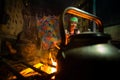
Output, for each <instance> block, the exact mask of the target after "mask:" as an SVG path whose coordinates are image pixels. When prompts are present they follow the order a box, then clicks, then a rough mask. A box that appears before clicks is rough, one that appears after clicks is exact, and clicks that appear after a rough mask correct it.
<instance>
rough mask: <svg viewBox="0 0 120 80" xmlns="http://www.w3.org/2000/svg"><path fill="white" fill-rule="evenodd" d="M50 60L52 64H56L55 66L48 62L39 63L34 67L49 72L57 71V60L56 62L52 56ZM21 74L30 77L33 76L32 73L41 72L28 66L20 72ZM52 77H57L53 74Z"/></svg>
mask: <svg viewBox="0 0 120 80" xmlns="http://www.w3.org/2000/svg"><path fill="white" fill-rule="evenodd" d="M50 57H51V56H50ZM50 61H51V63H52V65H53V66H55V67H52V66H49V65H47V64H42V63H37V64H35V65H34V66H33V67H35V68H38V69H40V70H42V71H44V72H46V73H47V74H51V73H54V72H57V68H56V66H57V62H55V61H54V60H53V59H52V58H50ZM20 74H21V75H23V76H24V77H29V76H32V75H37V74H39V73H38V72H35V71H34V70H33V69H31V68H27V69H24V70H22V71H21V72H20ZM39 75H40V74H39ZM51 79H55V76H52V77H51Z"/></svg>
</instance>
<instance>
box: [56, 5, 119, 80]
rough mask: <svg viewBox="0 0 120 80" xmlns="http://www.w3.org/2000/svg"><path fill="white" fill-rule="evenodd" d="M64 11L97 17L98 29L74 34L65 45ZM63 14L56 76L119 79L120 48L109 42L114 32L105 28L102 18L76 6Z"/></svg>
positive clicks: (81, 79) (84, 79)
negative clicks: (110, 32)
mask: <svg viewBox="0 0 120 80" xmlns="http://www.w3.org/2000/svg"><path fill="white" fill-rule="evenodd" d="M65 13H69V14H72V15H75V16H78V17H83V18H86V19H89V20H93V21H95V23H96V24H97V26H98V28H99V32H85V33H81V34H77V35H72V36H70V41H69V43H68V44H67V45H65V41H66V40H65V33H64V15H65ZM61 17H62V18H61V26H60V27H61V30H62V31H61V32H62V33H61V34H62V35H61V37H62V40H63V41H62V42H61V45H60V50H59V52H58V55H57V63H58V66H57V70H58V72H57V74H56V80H90V79H91V80H99V79H100V80H103V79H106V80H108V79H112V80H116V79H120V77H119V72H120V50H119V49H118V48H116V47H115V46H113V45H112V44H110V43H109V41H110V40H111V36H110V35H109V34H106V33H104V32H103V27H102V23H101V20H100V19H99V18H98V17H96V16H95V15H93V14H90V13H88V12H86V11H83V10H81V9H78V8H76V7H68V8H66V9H65V10H64V12H63V14H62V16H61Z"/></svg>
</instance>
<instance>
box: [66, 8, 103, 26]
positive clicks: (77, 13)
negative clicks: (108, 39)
mask: <svg viewBox="0 0 120 80" xmlns="http://www.w3.org/2000/svg"><path fill="white" fill-rule="evenodd" d="M67 13H69V14H73V15H76V16H82V17H84V18H86V19H90V20H94V21H96V24H102V23H101V21H100V20H99V19H96V18H94V17H92V16H90V15H86V14H83V13H80V12H78V11H75V10H68V11H67Z"/></svg>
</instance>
